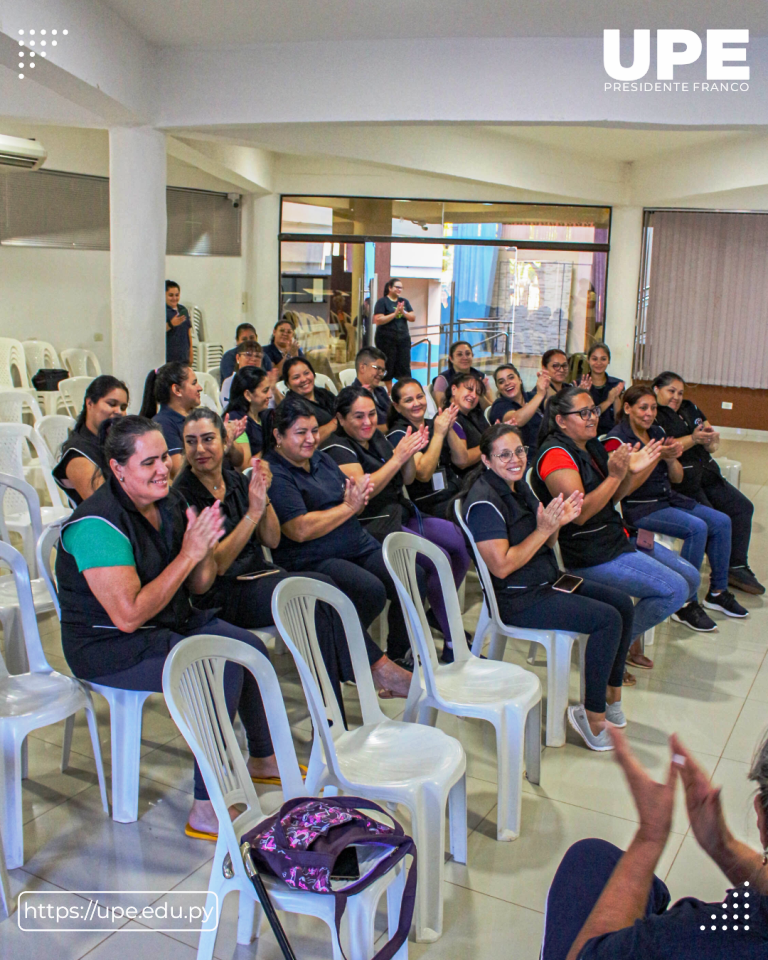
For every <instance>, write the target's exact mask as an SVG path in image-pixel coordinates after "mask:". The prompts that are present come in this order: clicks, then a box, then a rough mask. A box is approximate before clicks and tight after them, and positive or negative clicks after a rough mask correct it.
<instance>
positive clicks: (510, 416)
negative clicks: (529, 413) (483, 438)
mask: <svg viewBox="0 0 768 960" xmlns="http://www.w3.org/2000/svg"><path fill="white" fill-rule="evenodd" d="M496 423H499V421H498V420H497V421H496ZM504 423H511V424H512V426H513V427H516V426H517V415H516V411H515V410H509V411H507V413H505V414H504Z"/></svg>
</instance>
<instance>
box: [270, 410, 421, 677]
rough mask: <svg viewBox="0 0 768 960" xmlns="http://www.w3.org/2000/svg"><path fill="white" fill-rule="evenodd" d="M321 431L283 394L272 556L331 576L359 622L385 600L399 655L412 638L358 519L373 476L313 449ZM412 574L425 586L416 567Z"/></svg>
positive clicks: (274, 452) (390, 644)
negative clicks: (349, 470)
mask: <svg viewBox="0 0 768 960" xmlns="http://www.w3.org/2000/svg"><path fill="white" fill-rule="evenodd" d="M334 422H335V421H334ZM319 432H320V431H319V428H318V425H317V419H316V418H315V415H314V412H313V410H312V408H311V407H310V406H309V404H307V403H304V401H303V400H295V399H292V398H288V399H286V400H285V401H284V402H283V403H282V404H281V405H280V407H278V409H277V410H276V411H275V425H274V430H273V436H274V439H275V446H274V447H272V448H270V450H269V452H268V453H267V461H268V462H269V465H270V467H271V468H272V475H273V478H274V479H273V481H272V486H271V488H270V491H271V495H272V504H273V506H274V508H275V513H276V514H277V517H278V519H279V521H280V529H281V533H282V536H281V539H280V545H279V547H278V548H277V550H276V551H275V554H274V556H275V560H276V562H278V563H279V564H281V566H283V567H285V568H286V569H287V570H292V571H295V572H303V571H305V570H314V571H315V572H317V573H324V574H326V575H327V576H329V577H331V579H332V580H333V581H334V582H335V583H336V584H337V585H338V587H339V589H340V590H342V591H343V592H344V593H346V594H347V596H348V597H349V598H350V600H351V601H352V603H353V604H354V605H355V609H356V610H357V613H358V616H359V617H360V622H361V623H362V625H363V629H364V630H367V629H368V627H369V626H370V625H371V624H372V623H373V621H374V620H375V619H376V617H378V615H379V614H380V613H381V611H382V610H383V609H384V605H385V603H386V601H387V600H390V601H391V603H390V606H389V635H388V637H387V653H388V654H389V656H390V657H391V658H392V659H393V660H396V659H399V658H402V657H404V656H405V655H406V654H407V652H408V651H409V649H410V646H409V641H408V633H407V630H406V627H405V620H404V619H403V613H402V610H401V608H400V602H399V600H398V597H397V590H396V588H395V584H394V582H393V580H392V577H391V576H390V575H389V572H388V571H387V568H386V566H385V564H384V558H383V556H382V552H381V546H380V545H379V544H378V543H377V541H376V540H374V539H373V537H372V536H371V535H370V533H368V531H367V530H364V529H363V527H362V526H361V524H360V521H359V520H358V516H359V514H361V513H362V512H363V510H364V509H365V506H366V504H367V502H368V499H369V497H370V496H371V494H372V487H373V484H372V481H371V478H370V476H369V475H368V474H365V475H363V476H362V477H360V478H358V479H356V480H353V479H351V478H349V477H345V475H344V474H343V473H342V472H341V470H340V469H339V468H338V466H337V465H336V463H335V462H334V461H333V460H332V459H331V457H329V456H328V454H327V453H324V452H323V451H322V450H318V449H317V447H318V442H319V439H318V438H319ZM417 576H418V577H419V581H420V584H421V585H422V592H423V590H424V587H423V584H424V578H423V574H422V572H421V570H417ZM390 689H394V688H392V687H390Z"/></svg>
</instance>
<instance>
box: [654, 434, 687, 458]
mask: <svg viewBox="0 0 768 960" xmlns="http://www.w3.org/2000/svg"><path fill="white" fill-rule="evenodd" d="M659 455H660V456H661V459H662V460H677V458H678V457H681V456H682V455H683V445H682V443H681V442H680V441H679V440H675V439H674V438H673V437H666V438H665V439H664V440H663V441H662V445H661V452H660V454H659Z"/></svg>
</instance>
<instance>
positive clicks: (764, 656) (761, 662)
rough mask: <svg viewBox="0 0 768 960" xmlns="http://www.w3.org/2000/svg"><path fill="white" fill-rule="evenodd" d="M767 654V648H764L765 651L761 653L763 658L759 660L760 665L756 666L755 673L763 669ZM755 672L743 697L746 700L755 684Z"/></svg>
mask: <svg viewBox="0 0 768 960" xmlns="http://www.w3.org/2000/svg"><path fill="white" fill-rule="evenodd" d="M767 656H768V650H766V652H765V653H764V654H763V659H762V660H761V661H760V666H759V667H758V668H757V673H760V671H761V670H762V669H763V665H764V664H765V658H766V657H767ZM757 673H756V674H755V676H754V677H753V678H752V683H751V684H750V687H749V690H748V691H747V696H746V698H745V699H747V700H749V695H750V693H752V689H753V687H754V686H755V684H756V683H757ZM760 702H761V701H759V700H758V703H760Z"/></svg>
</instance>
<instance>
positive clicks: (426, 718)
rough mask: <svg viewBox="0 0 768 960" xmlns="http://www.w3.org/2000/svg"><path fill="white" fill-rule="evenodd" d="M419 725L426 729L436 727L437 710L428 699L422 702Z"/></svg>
mask: <svg viewBox="0 0 768 960" xmlns="http://www.w3.org/2000/svg"><path fill="white" fill-rule="evenodd" d="M419 723H421V724H423V725H424V726H426V727H434V726H435V724H436V723H437V708H436V707H432V706H430V705H429V704H428V703H427V702H426V699H425V700H422V702H421V706H420V707H419Z"/></svg>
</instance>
